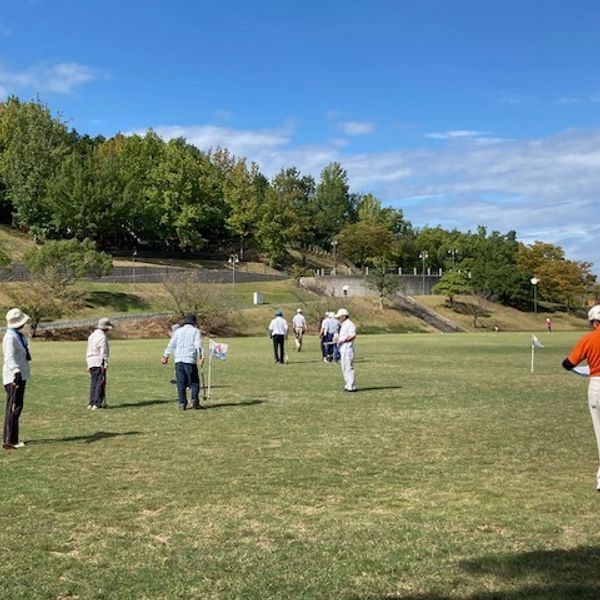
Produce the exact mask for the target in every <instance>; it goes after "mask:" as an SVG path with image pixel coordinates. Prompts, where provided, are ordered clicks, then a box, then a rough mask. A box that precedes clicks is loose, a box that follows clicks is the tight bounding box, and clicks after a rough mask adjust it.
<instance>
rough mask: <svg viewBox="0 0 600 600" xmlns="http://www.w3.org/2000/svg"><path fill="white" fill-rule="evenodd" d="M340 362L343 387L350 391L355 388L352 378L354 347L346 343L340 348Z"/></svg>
mask: <svg viewBox="0 0 600 600" xmlns="http://www.w3.org/2000/svg"><path fill="white" fill-rule="evenodd" d="M340 364H341V365H342V375H343V376H344V389H345V390H347V391H349V392H352V391H354V390H355V389H356V382H355V378H354V348H352V347H348V346H347V345H346V344H344V345H342V347H341V348H340Z"/></svg>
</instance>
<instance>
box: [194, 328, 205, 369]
mask: <svg viewBox="0 0 600 600" xmlns="http://www.w3.org/2000/svg"><path fill="white" fill-rule="evenodd" d="M194 348H196V351H197V352H198V363H199V364H200V366H202V365H203V364H204V350H203V349H202V335H201V334H200V331H199V330H198V331H196V335H195V336H194Z"/></svg>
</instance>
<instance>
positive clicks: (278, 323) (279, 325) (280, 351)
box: [269, 309, 288, 364]
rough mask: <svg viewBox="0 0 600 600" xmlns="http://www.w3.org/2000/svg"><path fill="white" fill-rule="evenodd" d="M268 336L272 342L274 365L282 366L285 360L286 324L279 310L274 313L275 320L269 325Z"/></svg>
mask: <svg viewBox="0 0 600 600" xmlns="http://www.w3.org/2000/svg"><path fill="white" fill-rule="evenodd" d="M269 335H270V336H271V339H272V340H273V354H274V355H275V363H276V364H283V363H284V358H285V338H286V337H287V335H288V324H287V321H286V320H285V319H284V318H283V313H282V312H281V310H279V309H277V310H276V311H275V318H274V319H273V320H272V321H271V322H270V323H269Z"/></svg>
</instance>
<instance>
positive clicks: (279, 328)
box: [269, 317, 288, 335]
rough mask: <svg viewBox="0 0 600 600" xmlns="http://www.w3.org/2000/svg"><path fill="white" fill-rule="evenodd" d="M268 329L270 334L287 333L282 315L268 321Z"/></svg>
mask: <svg viewBox="0 0 600 600" xmlns="http://www.w3.org/2000/svg"><path fill="white" fill-rule="evenodd" d="M269 331H270V332H271V335H287V333H288V324H287V321H286V320H285V319H284V318H283V317H275V318H274V319H273V320H272V321H271V322H270V323H269Z"/></svg>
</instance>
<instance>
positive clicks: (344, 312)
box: [335, 308, 350, 319]
mask: <svg viewBox="0 0 600 600" xmlns="http://www.w3.org/2000/svg"><path fill="white" fill-rule="evenodd" d="M348 316H350V315H349V314H348V311H347V310H346V309H345V308H340V309H339V310H338V311H337V312H336V313H335V318H336V319H339V318H340V317H348Z"/></svg>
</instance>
